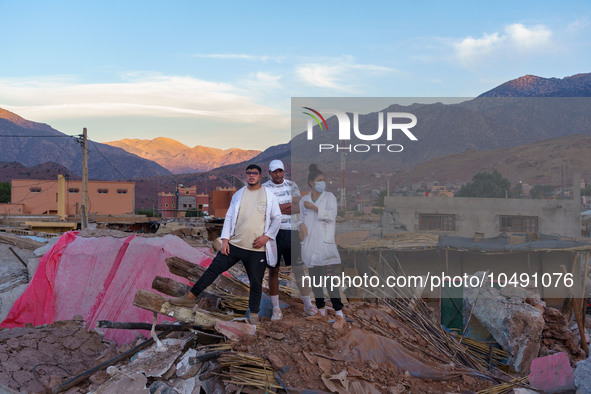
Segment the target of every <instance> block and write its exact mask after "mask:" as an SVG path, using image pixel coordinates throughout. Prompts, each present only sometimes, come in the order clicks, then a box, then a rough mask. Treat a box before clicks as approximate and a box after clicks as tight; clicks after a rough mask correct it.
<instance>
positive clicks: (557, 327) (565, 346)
mask: <svg viewBox="0 0 591 394" xmlns="http://www.w3.org/2000/svg"><path fill="white" fill-rule="evenodd" d="M559 352H564V353H566V354H568V355H569V358H570V359H571V363H572V364H573V365H574V362H575V361H578V360H582V359H583V358H585V352H584V351H583V350H582V349H581V348H580V346H579V340H578V337H577V335H576V334H575V333H574V332H572V331H570V330H569V329H568V322H567V321H566V319H565V317H564V315H563V314H562V313H560V311H559V310H558V309H555V308H550V307H547V308H545V310H544V330H543V331H542V343H541V347H540V356H546V355H551V354H555V353H559Z"/></svg>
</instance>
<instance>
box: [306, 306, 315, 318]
mask: <svg viewBox="0 0 591 394" xmlns="http://www.w3.org/2000/svg"><path fill="white" fill-rule="evenodd" d="M317 313H318V308H316V307H315V306H314V305H312V306H310V307H305V308H304V316H314V315H315V314H317Z"/></svg>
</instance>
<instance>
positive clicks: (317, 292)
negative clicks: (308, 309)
mask: <svg viewBox="0 0 591 394" xmlns="http://www.w3.org/2000/svg"><path fill="white" fill-rule="evenodd" d="M338 268H339V266H338V265H323V266H319V267H310V268H308V272H309V273H310V276H311V277H313V278H317V279H316V281H315V282H316V283H321V282H320V278H321V277H326V276H332V275H338V273H337V272H336V271H338ZM327 282H328V283H330V280H328V281H327ZM312 283H314V281H313V282H312ZM326 288H327V290H328V295H329V296H330V302H331V303H332V307H333V308H334V310H335V311H340V310H341V309H343V302H342V301H341V293H340V292H339V289H331V287H329V286H327V287H326ZM312 292H313V293H314V297H315V298H316V307H317V308H318V309H320V308H324V305H325V303H324V290H323V288H322V287H317V286H312Z"/></svg>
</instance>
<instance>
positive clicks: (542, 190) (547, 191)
mask: <svg viewBox="0 0 591 394" xmlns="http://www.w3.org/2000/svg"><path fill="white" fill-rule="evenodd" d="M552 193H554V186H552V185H534V187H532V188H531V190H530V191H529V195H530V196H531V198H533V199H538V200H541V199H544V200H545V199H547V198H549V197H550V196H552Z"/></svg>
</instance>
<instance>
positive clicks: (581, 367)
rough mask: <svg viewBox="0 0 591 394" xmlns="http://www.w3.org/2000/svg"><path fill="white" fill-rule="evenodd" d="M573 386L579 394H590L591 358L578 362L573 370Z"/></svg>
mask: <svg viewBox="0 0 591 394" xmlns="http://www.w3.org/2000/svg"><path fill="white" fill-rule="evenodd" d="M575 386H576V387H577V392H581V394H591V357H589V358H587V359H585V360H582V361H579V362H578V363H577V368H575Z"/></svg>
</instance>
